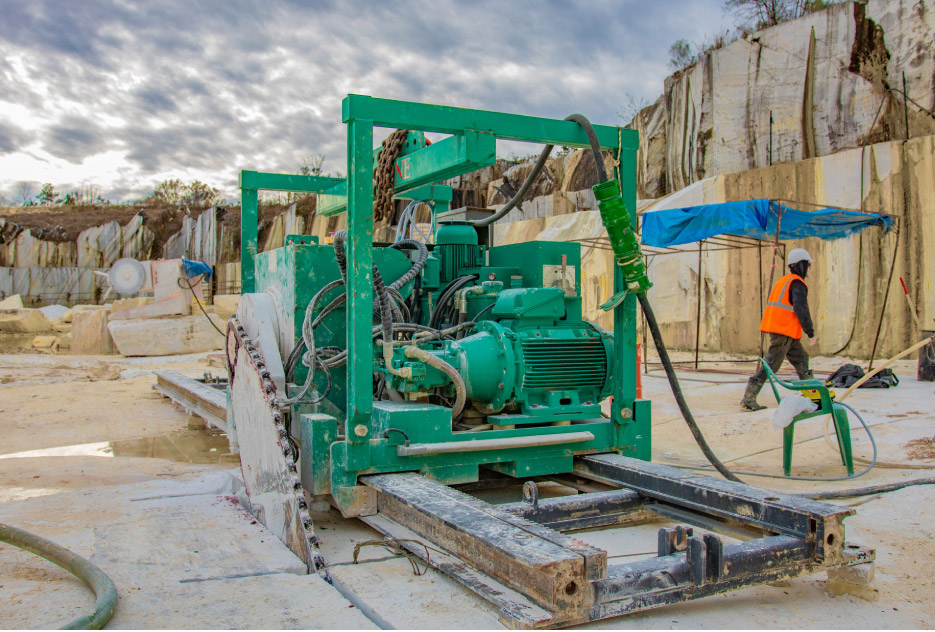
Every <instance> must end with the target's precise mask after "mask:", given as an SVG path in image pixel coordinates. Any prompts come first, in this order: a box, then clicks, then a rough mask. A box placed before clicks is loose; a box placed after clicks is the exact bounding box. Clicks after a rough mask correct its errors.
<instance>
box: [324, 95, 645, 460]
mask: <svg viewBox="0 0 935 632" xmlns="http://www.w3.org/2000/svg"><path fill="white" fill-rule="evenodd" d="M343 121H344V123H346V124H347V152H348V153H347V174H348V175H347V227H348V240H347V258H348V261H349V263H350V265H349V267H348V275H347V284H348V287H347V293H348V308H347V318H348V321H347V346H348V349H353V350H354V352H353V353H349V354H348V365H347V375H348V389H347V402H346V408H345V410H346V411H347V417H346V419H345V427H344V436H345V437H346V440H345V448H346V457H345V458H346V461H345V464H344V465H345V469H346V470H347V471H360V470H365V469H367V468H369V467H370V465H371V454H370V441H371V439H375V438H376V437H374V436H373V426H372V412H373V390H372V378H371V375H372V370H373V352H372V350H373V346H372V345H373V343H372V340H371V333H370V332H371V327H372V320H371V319H372V316H371V314H372V309H373V291H372V279H371V268H372V264H373V216H372V214H373V213H372V209H373V190H372V186H373V184H372V181H373V175H372V174H373V145H374V139H373V129H374V127H387V128H395V129H409V130H415V131H421V132H439V133H445V134H452V135H453V136H454V137H456V138H457V137H465V138H467V137H474V138H477V137H481V136H483V135H489V137H490V139H491V141H492V143H493V145H494V146H495V143H496V139H498V138H499V139H504V140H513V141H523V142H530V143H540V144H555V145H563V146H567V147H588V146H589V143H588V138H587V136H586V134H585V132H584V130H583V129H582V128H581V127H580V126H579V125H578V124H577V123H574V122H571V121H563V120H555V119H547V118H539V117H532V116H523V115H517V114H504V113H500V112H489V111H484V110H472V109H464V108H456V107H448V106H440V105H429V104H423V103H413V102H407V101H393V100H387V99H377V98H373V97H368V96H362V95H356V94H351V95H348V96H347V97H346V98H345V99H344V103H343ZM595 131H596V132H597V137H598V142H599V143H600V145H601V148H602V149H604V150H608V151H610V152H611V153H612V154H613V155H614V156H616V161H617V164H616V171H617V176H618V178H619V180H620V182H621V187H622V197H623V201H624V203H625V204H626V205H627V207H628V208H631V209H635V208H636V150H637V147H638V142H639V137H638V133H637V132H636V131H634V130H624V129H621V128H619V127H611V126H606V125H596V126H595ZM491 141H488V144H490V143H491ZM439 144H440V143H439ZM466 144H467V143H466ZM461 168H463V169H464V171H462V172H461V173H466V172H467V171H470V170H472V168H473V167H471V166H470V165H469V164H464V165H462V167H461ZM453 175H456V174H455V173H454V172H453V171H451V170H449V171H446V172H445V174H444V177H452V176H453ZM624 289H625V288H624V282H623V276H622V274H621V272H620V270H619V269H618V270H617V271H616V272H615V275H614V290H615V292H620V291H622V290H624ZM614 339H615V344H614V355H615V358H614V360H615V367H614V368H615V370H614V375H615V376H616V380H615V385H614V403H613V407H612V420H613V421H614V422H615V423H616V424H626V423H627V421H629V420H631V419H632V418H633V417H634V413H635V412H636V411H635V410H634V404H635V402H636V373H635V371H632V370H631V371H627V370H625V367H631V368H632V367H635V366H636V297H635V296H633V295H629V296H627V298H626V299H625V300H624V302H623V303H622V304H621V305H620V306H618V307H617V309H616V310H615V313H614ZM637 439H644V440H645V441H646V442H647V444H648V441H649V437H637Z"/></svg>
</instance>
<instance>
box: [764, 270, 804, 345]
mask: <svg viewBox="0 0 935 632" xmlns="http://www.w3.org/2000/svg"><path fill="white" fill-rule="evenodd" d="M793 281H802V283H805V280H804V279H803V278H802V277H800V276H799V275H798V274H787V275H786V276H784V277H782V278H781V279H779V280H778V281H777V282H776V285H774V286H773V291H772V292H770V293H769V300H768V301H767V302H766V309H765V310H763V320H762V322H761V323H760V331H764V332H766V333H768V334H782V335H784V336H789V337H790V338H795V339H796V340H798V339H800V338H801V337H802V324H801V323H800V322H799V319H798V317H797V316H796V315H795V310H793V309H792V301H790V300H789V288H790V287H792V282H793ZM806 287H807V286H806Z"/></svg>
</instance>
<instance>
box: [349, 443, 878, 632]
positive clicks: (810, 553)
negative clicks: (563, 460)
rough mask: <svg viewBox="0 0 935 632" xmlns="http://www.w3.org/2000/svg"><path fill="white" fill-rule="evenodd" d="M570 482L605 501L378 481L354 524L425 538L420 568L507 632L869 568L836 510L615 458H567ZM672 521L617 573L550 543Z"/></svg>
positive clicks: (566, 544)
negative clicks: (488, 498) (494, 615)
mask: <svg viewBox="0 0 935 632" xmlns="http://www.w3.org/2000/svg"><path fill="white" fill-rule="evenodd" d="M575 475H576V476H578V477H580V478H585V479H588V480H592V481H598V482H599V483H604V484H606V485H611V486H615V487H618V489H612V490H609V491H602V492H593V493H584V494H578V495H573V496H562V497H557V498H549V499H543V500H539V499H538V497H537V496H538V494H537V493H535V492H533V493H531V494H530V496H529V501H530V502H520V503H509V504H504V505H490V504H488V503H486V502H484V501H481V500H479V499H477V498H474V497H471V496H468V495H467V494H464V493H462V492H459V491H457V490H454V489H452V488H450V487H447V486H445V485H441V484H439V483H436V482H433V481H431V480H429V479H426V478H424V477H422V476H420V475H417V474H382V475H375V476H367V477H362V478H361V482H363V483H364V484H366V485H368V486H370V487H371V488H373V489H374V490H375V491H376V492H377V496H376V505H377V513H376V515H371V516H366V517H364V518H363V519H364V520H365V521H366V522H367V523H368V524H370V525H371V526H373V527H374V528H376V529H377V530H379V531H381V532H382V533H384V534H386V535H388V536H390V537H396V538H410V539H411V538H419V537H421V538H426V539H428V540H430V541H431V542H432V544H433V546H434V547H437V548H438V549H440V550H441V551H442V553H440V554H439V553H437V552H436V553H433V554H432V558H431V563H432V564H433V565H434V566H435V567H436V568H437V569H438V570H441V571H442V572H444V573H445V574H447V575H449V576H450V577H452V578H453V579H454V580H456V581H458V582H459V583H461V584H462V585H464V586H466V587H467V588H469V589H471V590H472V591H474V592H475V593H477V594H478V595H479V596H481V597H483V598H485V599H487V600H488V601H489V602H490V603H492V604H494V605H495V606H496V607H498V608H499V609H500V617H501V621H502V622H503V623H504V624H505V625H507V626H509V627H513V628H545V627H561V626H567V625H574V624H580V623H585V622H588V621H595V620H598V619H606V618H610V617H616V616H620V615H624V614H628V613H631V612H637V611H640V610H646V609H649V608H656V607H660V606H665V605H669V604H674V603H679V602H683V601H688V600H694V599H700V598H703V597H707V596H711V595H715V594H721V593H725V592H729V591H733V590H738V589H741V588H745V587H749V586H755V585H759V584H764V583H771V582H776V581H783V580H787V579H791V578H794V577H799V576H802V575H807V574H811V573H815V572H819V571H825V570H828V569H829V568H836V567H842V566H851V565H856V564H865V563H871V562H873V560H874V552H873V550H871V549H866V548H862V547H858V546H855V545H847V544H845V540H844V526H843V520H844V518H846V517H847V516H850V515H852V514H853V513H854V510H852V509H849V508H842V507H838V506H836V505H832V504H828V503H822V502H817V501H813V500H809V499H805V498H802V497H801V496H794V495H790V494H779V493H776V492H771V491H767V490H762V489H758V488H755V487H751V486H749V485H744V484H738V483H732V482H730V481H724V480H721V479H715V478H712V477H709V476H704V475H700V474H695V473H685V472H684V471H681V470H677V469H675V468H672V467H668V466H665V465H659V464H654V463H646V462H644V461H640V460H637V459H631V458H627V457H623V456H619V455H616V454H601V455H595V456H587V457H578V458H576V459H575ZM527 485H531V484H530V483H527ZM533 490H534V485H533ZM673 520H674V521H677V522H678V523H680V524H678V526H676V527H674V528H672V527H668V526H665V527H663V528H661V529H659V531H658V534H657V541H656V542H655V545H656V550H657V555H656V556H655V557H651V558H648V559H642V560H639V561H634V562H630V563H627V564H608V555H607V552H606V551H603V550H601V549H598V548H595V547H592V546H589V545H587V544H584V543H582V542H580V541H578V540H574V539H571V538H569V537H568V536H565V535H564V534H563V533H564V532H568V531H580V530H583V529H593V528H606V527H608V526H620V525H629V524H644V523H647V522H653V521H662V522H664V523H667V524H671V522H672V521H673ZM698 527H700V528H702V529H704V530H705V531H706V532H705V533H702V534H700V535H695V534H694V529H695V528H698ZM717 534H723V535H725V536H728V537H729V538H730V540H728V541H724V540H723V539H722V538H721V535H717ZM735 540H737V541H735ZM404 546H406V548H407V550H409V551H410V552H411V553H412V554H414V555H417V556H420V557H423V559H425V557H424V556H425V552H424V550H420V548H421V547H418V546H415V545H412V546H410V545H405V544H404Z"/></svg>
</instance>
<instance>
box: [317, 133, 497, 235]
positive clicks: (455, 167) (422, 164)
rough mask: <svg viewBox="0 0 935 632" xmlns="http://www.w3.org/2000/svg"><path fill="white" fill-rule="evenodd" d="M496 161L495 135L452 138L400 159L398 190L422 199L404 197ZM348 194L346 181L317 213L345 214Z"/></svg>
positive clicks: (328, 194)
mask: <svg viewBox="0 0 935 632" xmlns="http://www.w3.org/2000/svg"><path fill="white" fill-rule="evenodd" d="M496 161H497V139H496V138H495V137H493V136H492V135H490V134H480V133H477V132H471V131H467V132H465V133H463V134H458V135H455V136H450V137H448V138H445V139H442V140H440V141H438V142H437V143H433V144H431V145H429V146H428V147H424V148H422V149H419V150H418V151H415V152H412V153H410V154H407V155H405V156H401V157H400V158H398V159H397V160H396V182H395V191H396V192H397V194H399V195H398V197H404V199H421V198H417V197H415V196H403V195H401V194H404V193H407V192H409V191H412V190H413V189H419V188H421V187H424V186H426V185H429V184H432V183H434V182H439V181H441V180H447V179H448V178H453V177H455V176H459V175H461V174H463V173H470V172H471V171H476V170H477V169H482V168H484V167H488V166H490V165H492V164H494V163H495V162H496ZM346 192H347V183H346V182H341V183H339V184H337V185H335V186H334V187H332V188H330V189H328V190H327V191H325V192H324V193H323V194H322V196H321V198H319V200H318V211H317V212H318V214H319V215H325V216H329V215H337V214H339V213H343V212H344V211H345V210H346V209H347V197H346ZM442 201H445V200H442ZM447 201H449V202H450V201H451V199H450V198H449V199H448V200H447Z"/></svg>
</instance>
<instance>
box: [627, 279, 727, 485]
mask: <svg viewBox="0 0 935 632" xmlns="http://www.w3.org/2000/svg"><path fill="white" fill-rule="evenodd" d="M637 298H638V299H639V301H640V307H641V308H642V309H643V316H645V317H646V325H647V326H648V327H649V331H651V332H652V334H653V343H654V344H655V345H656V353H658V354H659V359H660V360H661V361H662V366H663V368H664V369H665V371H666V377H667V378H668V379H669V387H670V388H671V389H672V395H674V396H675V402H676V403H677V404H678V407H679V411H680V412H681V413H682V417H684V418H685V423H686V424H688V429H689V430H690V431H691V433H692V436H693V437H694V438H695V443H697V444H698V447H699V448H701V451H702V452H704V455H705V458H707V459H708V462H709V463H711V465H713V466H714V468H715V469H716V470H717V471H718V472H720V473H721V475H722V476H723V477H724V478H726V479H727V480H729V481H734V482H735V483H743V481H742V480H740V479H739V478H737V476H736V475H735V474H734V473H733V472H731V471H730V470H729V469H727V466H726V465H724V464H723V463H722V462H721V459H719V458H717V455H716V454H715V453H714V451H713V450H712V449H711V446H709V445H708V442H707V441H706V440H705V438H704V435H703V434H702V433H701V428H699V427H698V424H697V423H696V422H695V417H694V415H692V411H691V409H690V408H689V407H688V403H687V402H686V401H685V396H684V395H683V394H682V387H681V386H680V385H679V379H678V376H677V375H676V374H675V367H673V366H672V360H670V359H669V352H668V350H667V349H666V345H665V342H663V340H662V333H661V332H660V331H659V324H658V323H657V322H656V315H655V314H654V313H653V308H652V305H650V304H649V299H648V298H647V297H646V295H645V294H638V295H637Z"/></svg>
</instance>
